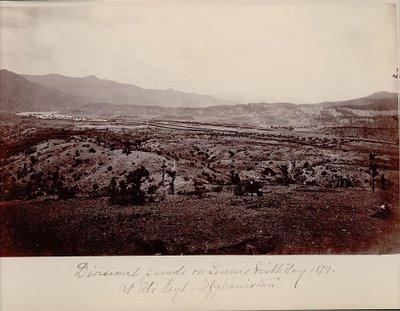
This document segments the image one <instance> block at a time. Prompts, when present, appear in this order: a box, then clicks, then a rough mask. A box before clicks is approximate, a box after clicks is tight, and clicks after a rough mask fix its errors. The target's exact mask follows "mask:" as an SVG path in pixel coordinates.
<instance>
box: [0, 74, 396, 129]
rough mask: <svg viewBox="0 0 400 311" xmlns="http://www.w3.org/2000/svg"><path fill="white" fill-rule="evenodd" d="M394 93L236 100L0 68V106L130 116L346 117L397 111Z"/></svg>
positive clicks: (289, 120)
mask: <svg viewBox="0 0 400 311" xmlns="http://www.w3.org/2000/svg"><path fill="white" fill-rule="evenodd" d="M397 109H398V95H397V94H396V93H389V92H377V93H374V94H372V95H370V96H366V97H362V98H357V99H352V100H346V101H336V102H323V103H319V104H292V103H251V104H240V103H234V102H229V101H225V100H221V99H216V98H214V97H212V96H208V95H199V94H192V93H185V92H180V91H176V90H171V89H170V90H155V89H143V88H140V87H138V86H136V85H133V84H124V83H118V82H115V81H109V80H104V79H99V78H97V77H95V76H88V77H85V78H73V77H66V76H62V75H59V74H49V75H20V74H17V73H14V72H11V71H8V70H5V69H2V70H0V111H7V112H23V111H59V112H61V113H66V114H75V115H86V116H107V117H118V116H129V117H152V118H171V119H172V118H175V119H200V120H219V121H224V122H233V123H242V124H252V125H266V124H269V125H281V124H285V125H292V124H295V125H299V124H300V125H301V124H309V123H313V122H335V121H338V120H339V121H340V120H341V121H343V120H345V121H346V120H347V121H346V122H350V121H349V120H352V119H359V118H373V117H375V116H388V115H395V114H397Z"/></svg>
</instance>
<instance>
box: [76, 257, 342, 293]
mask: <svg viewBox="0 0 400 311" xmlns="http://www.w3.org/2000/svg"><path fill="white" fill-rule="evenodd" d="M333 273H335V270H334V268H333V267H332V266H330V265H313V266H310V267H308V266H300V265H298V264H295V263H290V262H284V263H272V262H269V261H258V262H256V263H255V264H252V265H250V264H245V265H243V266H237V265H236V266H232V265H231V266H227V265H224V264H222V263H221V262H219V261H215V262H213V263H212V264H210V265H209V266H203V265H201V266H193V265H190V266H185V265H178V266H176V267H170V268H168V269H158V268H157V267H155V266H144V265H143V266H132V267H131V268H129V269H126V268H118V267H115V266H111V267H103V266H98V265H91V264H90V263H89V262H81V263H79V264H77V265H76V267H75V272H74V276H75V278H77V279H80V280H95V279H110V280H115V281H116V283H114V282H113V283H112V284H117V288H116V292H118V293H119V294H122V295H129V294H130V295H151V294H163V295H168V296H170V298H171V300H172V301H174V300H175V299H177V297H179V296H180V295H183V294H185V293H199V294H200V295H202V296H203V297H204V298H207V299H213V298H215V297H216V296H217V295H218V294H220V293H221V292H224V291H225V292H228V291H229V292H235V291H245V290H279V289H280V288H281V286H290V287H292V288H293V289H297V288H299V287H300V286H301V284H302V283H303V282H304V281H306V280H307V279H312V278H314V279H315V278H327V277H329V276H330V275H331V274H333Z"/></svg>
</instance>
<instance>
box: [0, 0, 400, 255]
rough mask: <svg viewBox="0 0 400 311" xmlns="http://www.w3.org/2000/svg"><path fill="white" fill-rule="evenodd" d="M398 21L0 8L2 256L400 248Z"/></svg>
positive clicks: (330, 12) (381, 7) (134, 4)
mask: <svg viewBox="0 0 400 311" xmlns="http://www.w3.org/2000/svg"><path fill="white" fill-rule="evenodd" d="M397 19H398V17H397V9H396V5H395V4H393V3H364V4H361V3H353V4H343V3H332V4H327V3H323V2H315V3H308V4H304V5H300V4H298V3H295V2H291V3H288V4H285V5H278V4H276V3H275V4H274V3H273V4H268V5H267V4H264V3H263V2H262V1H248V2H245V1H234V2H233V3H232V4H228V2H226V1H220V2H218V1H217V2H210V1H188V2H184V1H167V2H165V3H162V2H157V1H147V2H146V1H130V2H126V1H125V2H119V1H115V2H114V1H86V2H80V1H70V2H59V3H57V2H51V1H49V2H47V1H44V2H39V1H38V2H7V1H6V2H3V3H2V4H1V7H0V69H1V70H0V256H1V257H20V256H21V257H27V256H117V255H129V256H132V255H162V256H164V255H265V254H268V255H316V254H320V255H321V254H324V255H326V254H331V255H333V254H346V255H350V254H395V253H398V252H400V211H399V123H398V85H399V69H398V68H399V65H398V35H397V24H398V21H397Z"/></svg>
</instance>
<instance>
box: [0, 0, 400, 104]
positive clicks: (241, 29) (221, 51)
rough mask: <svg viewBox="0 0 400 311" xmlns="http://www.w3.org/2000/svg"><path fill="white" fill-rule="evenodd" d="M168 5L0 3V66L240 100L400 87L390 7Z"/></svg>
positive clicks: (304, 98) (313, 98) (313, 97)
mask: <svg viewBox="0 0 400 311" xmlns="http://www.w3.org/2000/svg"><path fill="white" fill-rule="evenodd" d="M160 3H161V2H160ZM164 3H165V2H164ZM197 3H200V1H198V2H197ZM258 3H261V2H258ZM169 4H170V5H165V4H164V5H149V4H146V5H143V4H138V3H136V2H135V3H126V2H124V3H121V2H114V3H108V4H104V3H101V2H97V3H89V4H86V5H84V6H82V5H78V4H76V3H69V4H68V3H64V4H58V5H52V4H49V3H45V4H43V3H42V4H37V3H34V4H26V3H23V4H21V3H17V4H13V6H14V7H6V6H7V4H5V3H2V6H1V8H0V12H1V13H0V14H1V16H0V25H1V30H0V35H1V37H0V40H1V41H0V43H1V44H0V62H1V63H0V64H1V67H2V68H5V69H9V70H12V71H15V72H18V73H28V74H48V73H60V74H64V75H68V76H77V77H83V76H87V75H92V74H93V75H96V76H98V77H100V78H105V79H111V80H116V81H119V82H126V83H133V84H136V85H138V86H141V87H145V88H157V89H167V88H173V89H177V90H182V91H188V92H195V93H201V94H210V95H214V96H216V97H221V98H225V99H232V100H239V101H243V102H255V101H264V102H281V101H286V102H295V103H300V102H320V101H326V100H341V99H349V98H355V97H360V96H364V95H369V94H371V93H373V92H375V91H381V90H387V91H396V80H395V79H393V78H392V77H391V76H392V73H394V71H395V68H396V67H397V39H396V9H395V6H394V5H392V4H374V5H371V4H370V5H361V4H354V5H318V6H316V5H285V6H283V5H247V4H246V5H243V4H238V3H236V4H235V5H204V2H203V4H202V5H187V4H184V2H177V3H174V4H173V5H171V3H169Z"/></svg>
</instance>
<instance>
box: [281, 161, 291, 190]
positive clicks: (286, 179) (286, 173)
mask: <svg viewBox="0 0 400 311" xmlns="http://www.w3.org/2000/svg"><path fill="white" fill-rule="evenodd" d="M279 169H280V170H281V174H282V180H283V183H284V184H285V185H286V186H288V185H289V171H288V167H287V165H280V166H279Z"/></svg>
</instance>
